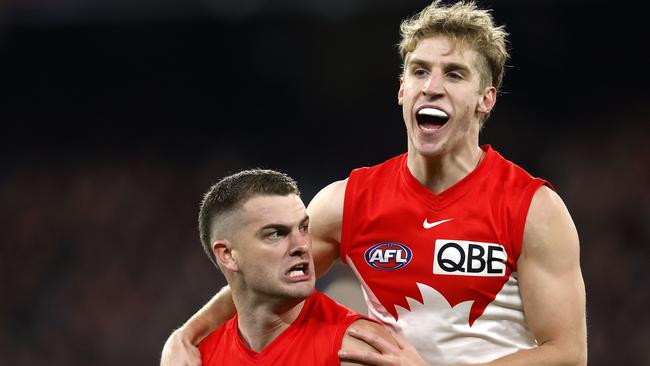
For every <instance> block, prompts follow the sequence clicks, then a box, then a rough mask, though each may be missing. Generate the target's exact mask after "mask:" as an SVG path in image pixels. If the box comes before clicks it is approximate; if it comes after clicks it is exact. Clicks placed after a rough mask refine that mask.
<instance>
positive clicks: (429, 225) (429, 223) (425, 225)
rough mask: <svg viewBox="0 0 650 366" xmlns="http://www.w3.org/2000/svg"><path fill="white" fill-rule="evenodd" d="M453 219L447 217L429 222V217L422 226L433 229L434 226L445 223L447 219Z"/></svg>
mask: <svg viewBox="0 0 650 366" xmlns="http://www.w3.org/2000/svg"><path fill="white" fill-rule="evenodd" d="M451 220H453V219H447V220H440V221H435V222H427V219H424V222H423V223H422V226H423V227H424V228H425V229H431V228H432V227H434V226H438V225H440V224H444V223H445V222H447V221H451Z"/></svg>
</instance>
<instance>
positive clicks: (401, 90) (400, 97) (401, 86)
mask: <svg viewBox="0 0 650 366" xmlns="http://www.w3.org/2000/svg"><path fill="white" fill-rule="evenodd" d="M403 99H404V76H400V77H399V90H398V91H397V104H398V105H403Z"/></svg>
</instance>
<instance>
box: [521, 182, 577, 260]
mask: <svg viewBox="0 0 650 366" xmlns="http://www.w3.org/2000/svg"><path fill="white" fill-rule="evenodd" d="M577 251H578V233H577V230H576V227H575V225H574V223H573V219H572V218H571V215H570V214H569V210H568V209H567V207H566V206H565V204H564V202H563V201H562V199H561V198H560V196H559V195H558V194H557V193H556V192H555V191H554V190H552V189H551V188H549V187H547V186H541V187H539V188H538V189H537V190H536V191H535V193H534V195H533V198H532V200H531V202H530V208H529V210H528V215H527V216H526V224H525V227H524V240H523V248H522V255H523V256H524V257H531V256H533V257H537V258H538V259H543V258H549V260H550V259H552V258H555V259H553V260H555V261H557V262H558V264H559V263H561V262H562V260H560V258H558V255H560V257H564V258H566V256H563V255H562V254H573V256H569V258H571V257H574V256H576V255H577V254H578V253H577Z"/></svg>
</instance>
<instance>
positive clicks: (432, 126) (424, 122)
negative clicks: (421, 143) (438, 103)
mask: <svg viewBox="0 0 650 366" xmlns="http://www.w3.org/2000/svg"><path fill="white" fill-rule="evenodd" d="M415 118H416V120H417V123H418V126H420V127H421V128H422V129H424V130H437V129H439V128H440V127H442V126H444V125H445V123H447V121H449V115H448V114H447V113H446V112H444V111H442V110H440V109H437V108H430V107H427V108H422V109H420V110H419V111H418V112H417V114H416V115H415Z"/></svg>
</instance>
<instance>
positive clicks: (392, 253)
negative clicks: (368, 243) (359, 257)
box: [364, 242, 413, 270]
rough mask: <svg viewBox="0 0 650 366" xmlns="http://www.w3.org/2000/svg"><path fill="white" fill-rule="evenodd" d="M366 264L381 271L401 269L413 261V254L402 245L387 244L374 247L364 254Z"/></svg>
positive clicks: (395, 243)
mask: <svg viewBox="0 0 650 366" xmlns="http://www.w3.org/2000/svg"><path fill="white" fill-rule="evenodd" d="M364 257H365V259H366V263H368V264H369V265H370V266H371V267H373V268H376V269H380V270H395V269H400V268H402V267H404V266H406V265H407V264H409V262H410V261H411V258H413V252H412V251H411V249H410V248H409V247H407V246H406V245H404V244H402V243H397V242H385V243H379V244H376V245H373V246H372V247H370V248H368V249H367V250H366V252H365V254H364Z"/></svg>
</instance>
